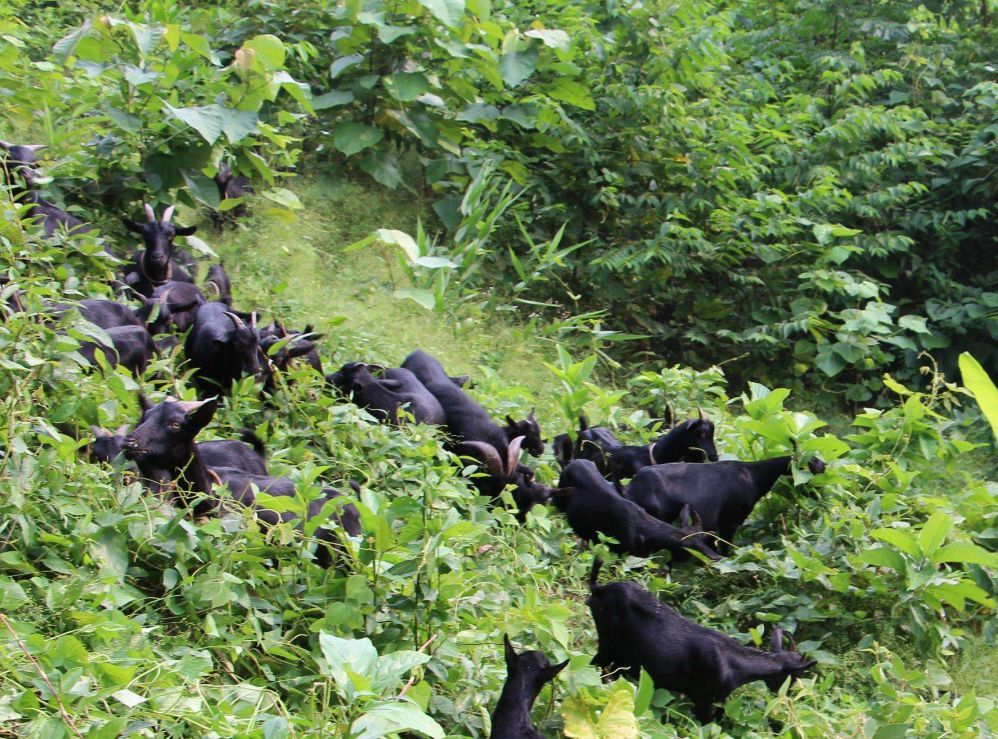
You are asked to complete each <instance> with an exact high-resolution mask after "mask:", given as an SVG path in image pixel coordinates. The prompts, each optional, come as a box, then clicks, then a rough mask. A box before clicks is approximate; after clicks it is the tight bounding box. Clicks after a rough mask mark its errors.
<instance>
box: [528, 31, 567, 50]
mask: <svg viewBox="0 0 998 739" xmlns="http://www.w3.org/2000/svg"><path fill="white" fill-rule="evenodd" d="M523 35H524V36H527V37H529V38H535V39H539V40H540V41H541V42H542V43H543V44H544V45H545V46H550V47H551V48H552V49H558V50H559V51H568V50H569V49H570V48H571V46H572V40H571V38H570V37H569V35H568V34H567V33H565V32H564V31H559V30H558V29H556V28H532V29H530V30H529V31H527V32H526V33H525V34H523Z"/></svg>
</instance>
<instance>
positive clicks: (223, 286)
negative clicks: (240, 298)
mask: <svg viewBox="0 0 998 739" xmlns="http://www.w3.org/2000/svg"><path fill="white" fill-rule="evenodd" d="M204 291H205V292H207V293H214V294H215V296H214V299H215V300H217V301H218V302H219V303H225V304H226V305H228V306H231V305H232V283H231V282H229V275H227V274H226V272H225V266H224V265H222V264H213V265H211V266H210V267H209V268H208V276H207V277H206V278H205V281H204Z"/></svg>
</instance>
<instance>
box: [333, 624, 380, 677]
mask: <svg viewBox="0 0 998 739" xmlns="http://www.w3.org/2000/svg"><path fill="white" fill-rule="evenodd" d="M319 648H320V649H321V650H322V656H323V658H324V659H325V660H326V664H327V665H328V668H329V669H328V670H327V671H324V672H323V674H327V675H329V676H330V677H332V678H333V680H335V681H336V683H337V684H338V685H339V686H340V687H346V686H348V685H351V684H352V679H351V677H350V675H349V674H348V672H349V673H353V674H355V675H370V674H371V672H372V670H373V669H374V666H375V664H376V663H377V660H378V651H377V650H376V649H375V648H374V645H373V644H372V643H371V640H370V639H367V638H366V637H365V638H364V639H341V638H340V637H338V636H336V635H334V634H329V633H327V632H325V631H320V632H319Z"/></svg>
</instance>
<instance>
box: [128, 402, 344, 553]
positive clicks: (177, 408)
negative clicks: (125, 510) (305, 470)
mask: <svg viewBox="0 0 998 739" xmlns="http://www.w3.org/2000/svg"><path fill="white" fill-rule="evenodd" d="M216 408H217V402H216V400H215V399H214V398H210V399H207V400H200V401H179V400H173V399H172V398H168V399H167V400H166V401H164V402H162V403H160V404H158V405H156V406H151V407H149V406H147V407H146V410H145V412H144V413H143V414H142V421H141V423H139V425H138V426H137V427H136V428H135V430H134V431H132V433H130V434H129V435H128V436H126V437H125V443H124V452H125V457H126V458H127V459H130V460H132V461H133V462H135V463H136V465H137V466H138V468H139V473H140V475H141V476H142V477H143V478H144V479H145V480H147V481H148V482H149V484H150V485H151V487H152V488H153V490H155V491H156V492H158V493H159V494H161V495H167V496H168V497H169V498H170V500H171V501H172V502H174V503H177V504H180V505H184V506H191V504H193V510H192V512H193V514H194V515H195V516H204V515H208V514H211V513H220V512H225V511H227V510H229V505H228V504H227V502H226V501H227V500H233V501H236V502H237V503H239V504H241V505H243V506H246V507H249V508H252V509H253V510H254V512H255V513H256V517H257V519H258V520H259V521H260V522H261V524H264V525H269V526H273V525H276V524H277V523H279V522H282V521H284V522H287V521H291V520H294V519H295V518H296V517H295V515H294V514H293V513H290V512H284V513H278V512H277V511H274V510H271V509H269V508H266V507H265V506H262V505H258V504H257V502H256V493H255V492H254V490H259V491H261V492H265V493H267V494H268V495H271V496H282V497H294V496H295V485H294V483H293V482H292V481H291V480H289V479H288V478H286V477H271V476H269V475H260V474H253V473H250V472H247V471H246V470H243V469H238V468H235V467H223V466H220V467H208V465H207V464H206V463H205V460H204V457H203V456H202V454H201V452H200V451H199V447H198V445H197V444H196V443H195V441H194V437H195V436H197V434H198V432H200V431H201V430H202V429H203V428H204V427H205V426H206V425H207V424H208V422H209V421H210V420H211V418H212V416H214V414H215V410H216ZM216 485H217V487H218V488H219V489H218V490H216V489H215V486H216ZM222 489H228V491H229V494H230V496H231V497H229V496H224V494H223V492H222ZM340 495H341V494H340V492H339V491H337V490H334V489H333V488H323V489H322V491H321V493H320V494H319V496H318V497H316V498H315V499H313V500H311V501H310V502H309V504H308V511H307V514H306V519H312V518H315V517H316V516H319V515H320V514H323V511H325V510H328V509H327V508H326V504H327V503H328V502H329V501H332V500H333V499H334V498H337V497H339V496H340ZM328 521H329V523H330V524H332V526H333V527H335V528H342V529H343V530H345V531H346V532H347V533H349V534H350V535H352V536H357V535H359V534H360V514H359V512H358V511H357V509H356V508H355V507H354V506H353V505H350V504H347V505H344V506H343V507H342V509H341V511H340V512H339V513H337V514H332V515H329V519H328ZM300 525H301V524H299V526H300ZM333 527H331V526H329V525H323V526H321V527H320V528H319V529H318V530H317V531H316V534H315V536H316V538H317V539H318V540H319V542H320V545H319V547H318V549H317V550H316V556H315V559H316V563H317V564H319V565H320V566H322V567H328V566H329V565H330V564H332V561H333V551H334V550H336V549H339V548H340V547H341V543H340V539H339V535H338V534H337V533H336V531H335V529H334V528H333Z"/></svg>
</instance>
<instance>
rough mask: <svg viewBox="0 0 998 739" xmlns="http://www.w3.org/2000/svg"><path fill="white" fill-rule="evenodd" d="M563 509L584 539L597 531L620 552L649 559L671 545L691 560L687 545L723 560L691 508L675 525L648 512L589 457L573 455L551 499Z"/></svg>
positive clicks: (674, 551)
mask: <svg viewBox="0 0 998 739" xmlns="http://www.w3.org/2000/svg"><path fill="white" fill-rule="evenodd" d="M552 499H553V501H554V504H555V506H556V507H557V508H559V509H560V510H562V511H564V513H565V516H566V518H568V523H569V525H570V526H571V527H572V531H574V532H575V533H576V534H577V535H578V536H580V537H582V538H583V539H585V540H586V541H598V540H599V534H603V535H604V536H608V537H613V538H614V539H616V540H617V543H616V544H611V545H610V549H611V550H613V551H614V552H617V553H620V554H633V555H636V556H638V557H647V556H649V555H651V554H654V553H655V552H658V551H661V550H663V549H667V550H668V551H669V552H671V554H672V558H673V560H675V561H677V562H683V561H685V560H687V559H689V558H690V554H689V552H688V551H687V550H688V549H693V550H695V551H698V552H700V553H701V554H703V555H704V556H706V557H708V558H710V559H715V560H716V559H720V557H719V556H718V555H717V553H716V552H715V551H714V550H713V549H712V548H711V547H710V545H709V544H708V541H709V539H708V537H707V536H705V535H704V533H703V528H702V526H701V525H700V522H699V520H697V519H695V518H694V519H693V520H690V516H689V510H688V509H687V510H686V512H685V513H684V515H683V516H682V521H681V527H680V528H677V527H675V526H672V525H670V524H667V523H665V522H664V521H660V520H658V519H657V518H654V517H652V516H650V515H649V514H648V513H647V512H645V511H644V510H643V509H642V508H641V507H640V506H639V505H637V504H636V503H633V502H631V501H630V500H627V499H626V498H622V497H620V495H618V494H617V491H616V490H614V488H613V486H612V485H611V484H610V483H608V482H607V481H606V480H605V479H604V478H603V476H602V475H601V474H600V473H599V470H598V469H597V468H596V465H595V464H594V463H593V462H591V461H589V460H588V459H575V460H572V461H571V462H569V463H568V465H567V466H566V467H565V469H564V470H563V471H562V473H561V479H560V480H559V481H558V489H557V490H556V491H554V495H553V497H552Z"/></svg>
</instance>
